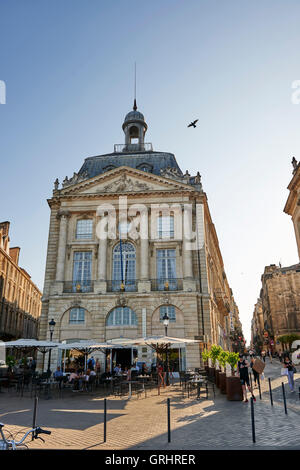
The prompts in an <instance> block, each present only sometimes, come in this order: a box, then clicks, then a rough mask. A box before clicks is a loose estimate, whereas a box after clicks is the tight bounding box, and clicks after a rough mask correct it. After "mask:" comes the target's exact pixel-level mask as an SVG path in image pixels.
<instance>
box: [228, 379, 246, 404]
mask: <svg viewBox="0 0 300 470" xmlns="http://www.w3.org/2000/svg"><path fill="white" fill-rule="evenodd" d="M226 393H227V399H228V400H229V401H243V390H242V385H241V381H240V378H239V377H233V376H232V377H226Z"/></svg>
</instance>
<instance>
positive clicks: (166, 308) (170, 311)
mask: <svg viewBox="0 0 300 470" xmlns="http://www.w3.org/2000/svg"><path fill="white" fill-rule="evenodd" d="M165 314H167V315H168V317H169V321H170V322H176V311H175V307H174V306H173V305H163V306H162V307H160V309H159V321H161V322H162V321H163V318H164V316H165Z"/></svg>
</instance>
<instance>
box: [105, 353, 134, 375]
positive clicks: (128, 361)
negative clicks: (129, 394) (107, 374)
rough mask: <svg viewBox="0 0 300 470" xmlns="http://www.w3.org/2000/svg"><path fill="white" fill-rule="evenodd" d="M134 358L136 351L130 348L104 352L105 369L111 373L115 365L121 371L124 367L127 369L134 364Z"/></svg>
mask: <svg viewBox="0 0 300 470" xmlns="http://www.w3.org/2000/svg"><path fill="white" fill-rule="evenodd" d="M136 357H137V350H136V349H133V350H132V348H116V349H114V348H112V349H111V350H110V351H107V352H106V367H107V369H109V370H110V371H111V372H112V371H113V369H114V367H115V366H116V365H117V364H118V365H119V364H120V365H121V369H122V370H124V369H125V367H127V369H129V368H130V367H131V365H132V363H134V362H135V360H136Z"/></svg>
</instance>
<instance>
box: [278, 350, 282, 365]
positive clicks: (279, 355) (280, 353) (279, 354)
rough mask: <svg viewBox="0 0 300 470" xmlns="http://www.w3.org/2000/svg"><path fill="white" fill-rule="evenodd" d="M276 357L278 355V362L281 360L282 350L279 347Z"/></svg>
mask: <svg viewBox="0 0 300 470" xmlns="http://www.w3.org/2000/svg"><path fill="white" fill-rule="evenodd" d="M278 357H279V360H280V362H282V352H281V349H279V353H278Z"/></svg>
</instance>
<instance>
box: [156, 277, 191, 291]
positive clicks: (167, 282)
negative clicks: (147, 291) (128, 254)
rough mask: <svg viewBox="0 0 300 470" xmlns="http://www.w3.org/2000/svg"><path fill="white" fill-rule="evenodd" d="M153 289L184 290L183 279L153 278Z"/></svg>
mask: <svg viewBox="0 0 300 470" xmlns="http://www.w3.org/2000/svg"><path fill="white" fill-rule="evenodd" d="M151 290H152V291H176V290H183V280H182V279H151Z"/></svg>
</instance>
